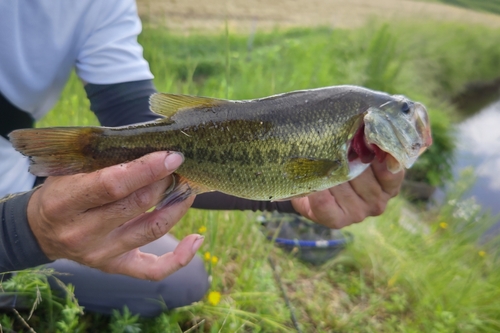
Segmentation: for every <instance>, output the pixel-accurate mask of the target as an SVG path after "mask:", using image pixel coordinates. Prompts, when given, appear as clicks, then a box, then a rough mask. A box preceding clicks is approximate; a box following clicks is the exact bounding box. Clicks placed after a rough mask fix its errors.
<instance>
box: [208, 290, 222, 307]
mask: <svg viewBox="0 0 500 333" xmlns="http://www.w3.org/2000/svg"><path fill="white" fill-rule="evenodd" d="M219 302H220V292H218V291H211V292H210V293H209V294H208V303H210V304H212V305H217V304H219Z"/></svg>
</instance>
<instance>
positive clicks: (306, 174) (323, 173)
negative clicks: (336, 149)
mask: <svg viewBox="0 0 500 333" xmlns="http://www.w3.org/2000/svg"><path fill="white" fill-rule="evenodd" d="M341 166H342V165H341V163H340V161H339V160H328V159H314V158H307V157H296V158H291V159H290V160H289V161H288V162H287V163H286V164H285V172H286V174H287V177H288V178H290V179H293V180H297V181H304V180H309V179H311V178H320V177H328V176H330V175H332V174H333V173H335V172H336V171H337V170H339V169H340V168H341Z"/></svg>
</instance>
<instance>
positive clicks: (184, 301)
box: [160, 256, 210, 309]
mask: <svg viewBox="0 0 500 333" xmlns="http://www.w3.org/2000/svg"><path fill="white" fill-rule="evenodd" d="M209 287H210V283H209V279H208V273H207V271H206V269H205V265H204V263H203V260H202V259H201V258H200V257H199V256H195V257H194V258H193V260H191V262H190V263H189V264H188V265H186V266H185V267H183V268H181V269H180V270H178V271H177V272H175V273H174V274H172V275H170V276H169V277H167V278H166V279H164V280H163V281H161V282H160V295H161V297H162V298H163V300H164V301H165V305H166V306H167V308H168V309H174V308H178V307H181V306H186V305H190V304H192V303H194V302H198V301H200V300H201V299H202V298H203V297H204V296H205V294H206V292H207V291H208V288H209Z"/></svg>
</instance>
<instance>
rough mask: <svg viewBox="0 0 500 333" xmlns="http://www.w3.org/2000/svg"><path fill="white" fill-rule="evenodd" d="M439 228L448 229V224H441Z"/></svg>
mask: <svg viewBox="0 0 500 333" xmlns="http://www.w3.org/2000/svg"><path fill="white" fill-rule="evenodd" d="M439 226H440V227H441V229H448V223H446V222H441V223H439Z"/></svg>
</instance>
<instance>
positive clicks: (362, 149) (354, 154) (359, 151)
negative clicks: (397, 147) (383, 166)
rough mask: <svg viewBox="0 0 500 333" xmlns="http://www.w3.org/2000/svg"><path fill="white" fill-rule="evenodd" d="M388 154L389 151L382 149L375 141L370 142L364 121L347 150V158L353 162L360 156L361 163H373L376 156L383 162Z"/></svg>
mask: <svg viewBox="0 0 500 333" xmlns="http://www.w3.org/2000/svg"><path fill="white" fill-rule="evenodd" d="M387 155H389V154H388V153H387V152H385V151H383V150H382V149H380V147H379V146H377V145H376V144H374V143H368V142H367V140H366V137H365V124H364V123H362V124H361V125H360V126H359V127H358V129H357V130H356V133H355V134H354V136H353V137H352V139H351V144H350V145H349V149H348V151H347V159H348V161H349V162H353V161H355V160H356V159H358V158H359V160H360V161H361V163H365V164H368V163H371V162H373V160H374V159H375V158H376V159H377V160H378V161H379V162H383V161H384V160H385V159H386V158H387Z"/></svg>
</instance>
